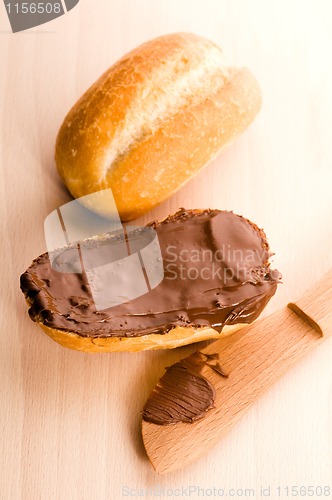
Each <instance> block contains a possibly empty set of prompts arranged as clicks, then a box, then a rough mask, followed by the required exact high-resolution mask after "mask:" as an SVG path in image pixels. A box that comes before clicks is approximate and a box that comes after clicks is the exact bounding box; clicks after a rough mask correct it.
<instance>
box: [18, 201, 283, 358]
mask: <svg viewBox="0 0 332 500" xmlns="http://www.w3.org/2000/svg"><path fill="white" fill-rule="evenodd" d="M149 227H150V228H153V229H154V230H155V232H156V234H157V235H158V240H159V245H160V254H161V256H162V258H161V259H160V260H161V262H162V264H163V269H164V277H163V279H162V281H161V282H160V283H159V284H158V285H157V286H150V287H149V291H148V289H147V291H146V292H143V293H142V294H141V295H139V296H137V295H136V296H135V298H134V299H132V300H128V298H127V297H128V296H129V295H130V286H131V284H132V283H134V285H136V280H137V276H136V275H135V276H134V278H133V280H132V281H131V273H130V272H129V271H128V268H127V267H126V266H125V267H124V271H123V273H124V274H123V275H121V276H119V274H117V277H116V279H114V278H112V277H110V276H112V275H110V274H108V268H107V263H106V265H105V255H106V257H107V259H108V258H109V256H110V255H111V254H112V248H114V246H113V247H112V246H111V245H117V244H118V243H119V244H122V243H123V236H115V237H113V236H111V235H106V236H103V237H102V236H98V237H95V238H91V239H90V240H86V242H85V244H84V252H85V256H86V257H87V260H89V255H90V256H92V258H91V257H90V262H91V261H93V263H94V266H95V267H96V269H97V271H98V269H99V271H100V272H99V274H98V272H97V273H96V274H95V275H94V277H93V278H92V279H90V280H89V279H87V274H86V273H85V272H81V273H80V272H79V271H77V267H76V263H75V262H74V260H73V259H72V262H73V268H74V269H75V272H67V273H61V272H58V271H56V270H54V268H53V267H52V265H51V263H50V260H49V257H48V254H43V255H41V256H40V257H38V258H37V259H35V260H34V261H33V263H32V265H31V266H30V267H29V268H28V269H27V271H26V272H25V273H24V274H23V275H22V276H21V289H22V291H23V293H24V295H25V297H26V300H27V302H28V304H29V307H30V309H29V314H30V317H31V319H33V321H35V322H36V323H37V324H38V325H39V326H40V327H41V328H42V329H43V330H44V331H45V332H46V333H47V335H49V336H50V337H52V338H53V339H54V340H55V341H56V342H58V343H60V344H62V345H63V346H65V347H69V348H71V349H77V350H80V351H87V352H110V351H140V350H147V349H165V348H174V347H178V346H181V345H186V344H191V343H194V342H199V341H202V340H208V339H213V338H217V337H220V336H223V335H226V334H228V333H230V332H231V331H232V330H234V328H236V329H237V328H238V327H239V324H241V323H250V322H252V321H254V320H255V319H256V318H257V317H258V316H259V314H260V313H261V311H262V310H263V309H264V307H265V306H266V304H267V303H268V301H269V300H270V298H271V297H272V296H273V295H274V293H275V291H276V289H277V285H278V282H279V273H278V272H276V273H274V272H273V271H271V270H270V267H269V262H268V259H269V256H270V252H269V246H268V243H267V241H266V236H265V234H264V232H263V231H262V230H260V229H259V228H258V227H257V226H256V225H255V224H253V223H252V222H250V221H248V220H247V219H245V218H244V217H240V216H238V215H235V214H233V213H232V212H226V211H220V210H184V209H181V210H180V211H178V212H177V213H175V214H174V215H172V216H169V217H167V219H165V220H164V221H162V222H153V223H151V224H150V225H149ZM143 229H144V228H139V229H137V232H135V234H134V237H135V242H137V241H139V238H140V236H141V234H142V230H143ZM112 238H113V239H112ZM114 238H115V239H114ZM130 245H131V243H130V242H129V247H130ZM80 247H81V248H82V242H81V243H80ZM136 248H140V247H138V246H137V245H136ZM132 250H133V248H132ZM135 252H136V250H133V252H132V253H131V256H133V254H134V253H135ZM73 255H74V249H73V247H72V246H69V247H67V248H66V249H64V250H63V253H59V257H60V261H61V262H64V263H66V262H70V261H71V257H70V256H73ZM135 255H136V253H135ZM68 256H69V258H68ZM121 258H122V257H121ZM140 258H142V259H143V260H142V262H143V264H142V265H143V266H145V276H146V279H147V280H150V276H151V275H150V274H149V267H148V266H147V262H148V261H147V260H144V255H143V250H142V252H141V255H140ZM115 264H116V265H118V264H119V261H118V260H116V261H115ZM112 265H113V263H112V264H111V266H112ZM112 269H113V267H112ZM96 276H97V277H96ZM98 276H102V279H101V280H100V279H99V278H98ZM113 276H114V275H113ZM122 276H123V280H122ZM119 280H120V281H123V282H125V284H126V287H125V288H123V287H122V286H121V284H120V283H119ZM150 285H151V280H150ZM111 287H113V290H118V289H120V290H121V292H120V295H121V297H126V298H125V299H124V300H127V301H126V302H125V301H124V300H123V301H122V302H120V303H119V302H118V305H116V306H114V307H108V308H106V309H103V310H98V309H97V308H96V302H94V298H95V295H94V292H93V291H94V290H95V289H98V290H99V291H101V292H102V293H104V296H106V295H107V294H108V292H109V290H110V288H111Z"/></svg>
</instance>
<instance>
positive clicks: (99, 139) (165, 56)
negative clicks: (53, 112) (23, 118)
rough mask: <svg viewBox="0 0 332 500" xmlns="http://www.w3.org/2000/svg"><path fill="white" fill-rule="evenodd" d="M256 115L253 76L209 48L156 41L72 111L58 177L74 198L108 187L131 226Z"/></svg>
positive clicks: (61, 138) (169, 38)
mask: <svg viewBox="0 0 332 500" xmlns="http://www.w3.org/2000/svg"><path fill="white" fill-rule="evenodd" d="M260 106H261V94H260V89H259V86H258V84H257V82H256V80H255V78H254V77H253V75H252V74H251V73H250V71H249V70H248V69H246V68H236V67H233V66H230V65H229V63H228V62H227V61H226V60H225V57H224V55H223V53H222V51H221V50H220V49H219V48H218V47H217V46H216V45H215V44H214V43H212V42H211V41H209V40H206V39H205V38H202V37H200V36H197V35H194V34H189V33H177V34H171V35H166V36H162V37H160V38H156V39H155V40H151V41H149V42H147V43H144V44H143V45H141V46H140V47H138V48H136V49H135V50H133V51H132V52H130V53H129V54H127V55H125V56H124V57H122V59H120V60H119V61H118V62H117V63H115V64H114V65H113V66H112V67H111V68H110V69H109V70H107V71H106V72H105V73H104V74H103V75H102V76H101V77H100V79H99V80H98V81H97V82H96V83H94V84H93V85H92V86H91V87H90V89H89V90H87V92H86V93H85V94H84V95H83V96H82V97H81V99H80V100H79V101H78V102H77V103H76V104H75V105H74V107H73V108H72V109H71V110H70V111H69V113H68V115H67V116H66V118H65V120H64V122H63V124H62V126H61V129H60V131H59V134H58V137H57V141H56V151H55V159H56V164H57V168H58V171H59V173H60V176H61V177H62V179H63V180H64V182H65V184H66V185H67V187H68V189H69V190H70V192H71V193H72V195H73V196H74V197H75V198H79V197H82V196H84V195H87V194H91V193H93V192H96V191H99V190H102V189H106V188H111V189H112V191H113V194H114V198H115V202H116V204H117V208H118V211H119V213H120V216H121V218H122V220H124V221H127V220H131V219H135V218H136V217H138V216H139V215H141V214H143V213H145V212H147V211H148V210H150V209H151V208H153V207H154V206H155V205H157V204H158V203H160V202H162V201H163V200H165V199H166V198H168V197H169V196H171V195H172V194H173V193H174V192H175V191H176V190H177V189H179V188H180V187H181V186H182V185H184V184H185V183H186V182H187V181H188V180H189V179H190V178H191V177H192V176H193V175H195V174H196V173H197V172H199V170H200V169H201V168H202V167H204V165H206V163H207V162H209V161H210V160H211V159H212V158H213V157H214V156H216V154H217V153H218V152H219V151H220V149H221V148H222V147H223V146H225V145H226V144H228V143H229V142H230V141H231V140H233V139H234V138H235V137H236V136H237V135H238V134H240V133H241V132H242V131H243V130H244V129H245V128H246V127H247V126H248V125H249V124H250V122H251V121H252V120H253V119H254V118H255V116H256V114H257V113H258V111H259V109H260ZM110 210H112V207H110ZM103 213H104V215H110V214H108V207H104V211H103Z"/></svg>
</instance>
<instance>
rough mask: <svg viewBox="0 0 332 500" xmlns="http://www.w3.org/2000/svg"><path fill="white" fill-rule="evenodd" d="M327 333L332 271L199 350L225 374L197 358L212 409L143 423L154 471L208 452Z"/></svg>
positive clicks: (331, 326)
mask: <svg viewBox="0 0 332 500" xmlns="http://www.w3.org/2000/svg"><path fill="white" fill-rule="evenodd" d="M291 310H292V311H294V312H291ZM295 312H296V313H295ZM330 335H332V271H330V272H329V273H328V274H327V275H326V276H324V278H322V280H320V281H319V283H317V285H314V287H313V290H310V292H308V293H307V294H306V295H305V296H304V297H303V298H302V299H301V300H299V301H297V302H296V303H292V304H291V309H288V308H284V309H282V310H281V311H277V312H275V313H274V314H271V315H270V316H268V317H267V318H265V319H263V320H261V321H257V322H255V323H254V324H253V325H249V326H246V327H244V328H242V329H241V330H240V331H239V332H237V333H235V334H234V335H231V336H229V337H228V338H224V339H222V340H217V341H214V342H212V343H210V344H209V345H208V346H207V347H206V348H204V349H202V350H200V351H199V352H201V353H202V354H207V355H217V356H218V360H219V364H220V366H221V367H222V370H223V372H225V373H226V374H227V375H228V376H227V378H225V377H222V376H220V374H219V373H217V372H216V371H215V370H214V369H213V368H211V367H210V366H209V365H208V364H207V363H206V362H205V361H206V360H204V358H202V362H201V364H199V365H198V364H197V360H196V362H195V366H194V367H193V368H194V370H195V371H199V373H200V374H201V375H203V376H204V377H205V378H206V379H207V380H208V381H209V382H210V383H211V384H212V385H213V387H214V388H215V391H216V397H215V401H214V408H212V409H210V410H209V411H208V412H207V414H206V416H204V418H202V419H200V420H198V421H196V422H193V423H189V424H188V423H176V424H174V425H156V424H154V423H151V422H147V421H144V420H143V421H142V435H143V442H144V446H145V449H146V452H147V454H148V457H149V459H150V461H151V464H152V465H153V467H154V468H155V470H156V471H157V472H159V473H161V474H164V473H167V472H170V471H173V470H177V469H181V468H183V467H185V466H186V465H188V464H190V463H192V462H193V461H194V460H196V459H197V458H198V457H200V456H202V455H203V454H204V453H206V452H207V451H209V450H210V448H211V447H212V446H214V445H215V444H216V443H217V442H218V441H219V440H220V439H221V438H222V437H223V436H225V435H226V434H227V433H228V432H229V431H230V430H231V429H232V428H233V427H234V426H235V424H237V422H238V421H239V420H240V419H241V417H242V416H243V414H244V413H245V412H246V411H247V410H248V409H249V408H250V407H251V406H252V405H253V404H254V403H255V402H256V400H257V399H258V398H259V397H260V396H261V395H262V394H263V393H264V392H265V391H266V390H267V389H268V388H270V387H271V385H272V384H273V383H274V382H275V381H276V380H278V379H279V378H280V377H281V376H282V375H283V374H284V373H285V371H286V370H287V369H289V368H290V367H292V366H293V365H294V364H295V363H296V362H297V361H299V360H300V359H301V358H302V357H303V356H304V355H305V354H307V353H308V352H309V351H310V350H311V349H313V348H314V347H316V346H318V345H319V344H320V343H321V342H322V341H323V340H326V339H327V338H328V336H330Z"/></svg>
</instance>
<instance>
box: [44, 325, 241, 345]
mask: <svg viewBox="0 0 332 500" xmlns="http://www.w3.org/2000/svg"><path fill="white" fill-rule="evenodd" d="M38 324H39V326H40V327H41V328H42V329H43V330H44V332H45V333H47V335H48V336H49V337H51V338H52V339H53V340H55V342H57V343H58V344H61V345H62V346H64V347H68V348H69V349H75V350H77V351H84V352H120V351H121V352H138V351H148V350H153V349H174V348H176V347H180V346H184V345H188V344H193V343H196V342H202V341H203V340H211V339H216V338H222V337H225V336H226V335H230V334H232V333H234V332H235V331H237V330H239V329H240V328H242V327H243V326H244V325H242V324H238V325H226V326H225V327H224V328H223V330H222V332H220V333H219V332H217V331H216V330H214V329H213V328H210V327H201V328H193V327H180V326H177V327H175V328H173V329H172V330H170V331H169V332H167V333H165V334H163V335H160V334H149V335H143V336H141V337H98V338H92V337H81V336H80V335H78V334H77V333H73V332H68V331H64V330H57V329H55V328H50V327H48V326H46V325H43V324H42V323H38Z"/></svg>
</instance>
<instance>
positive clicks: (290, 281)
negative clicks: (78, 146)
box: [0, 0, 332, 500]
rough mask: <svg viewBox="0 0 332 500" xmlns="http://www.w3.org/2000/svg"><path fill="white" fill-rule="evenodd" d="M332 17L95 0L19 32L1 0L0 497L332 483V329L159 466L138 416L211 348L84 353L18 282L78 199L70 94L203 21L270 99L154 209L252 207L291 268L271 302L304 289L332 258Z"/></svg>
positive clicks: (204, 30) (256, 2)
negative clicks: (237, 410) (59, 156)
mask: <svg viewBox="0 0 332 500" xmlns="http://www.w3.org/2000/svg"><path fill="white" fill-rule="evenodd" d="M331 27H332V13H331V2H330V1H329V0H315V1H309V0H308V1H301V0H292V2H289V1H286V0H280V1H279V2H272V1H266V0H265V1H263V0H252V1H251V2H248V1H246V0H232V1H228V0H195V1H194V2H193V1H192V0H181V2H180V1H178V0H167V1H164V0H141V1H140V2H137V1H136V0H121V1H120V0H112V2H110V1H107V0H98V2H96V1H95V0H81V1H80V2H79V4H78V6H77V7H75V8H74V9H73V10H72V11H70V12H69V13H68V14H67V15H65V16H63V17H60V18H58V19H57V20H55V21H53V22H52V23H50V24H48V25H45V26H40V27H38V28H35V29H33V30H31V31H29V32H27V33H18V34H15V35H13V34H11V33H10V32H9V23H8V20H7V19H6V17H5V11H4V8H3V4H1V5H0V31H1V33H0V62H1V77H0V109H1V114H0V208H1V217H0V231H1V233H0V234H1V280H0V288H1V303H0V308H1V311H0V322H1V330H0V331H1V349H0V381H1V383H0V401H1V412H0V430H1V433H0V497H1V498H4V499H15V500H16V499H21V498H22V499H24V500H26V499H27V500H30V499H43V500H44V499H47V500H59V499H63V498H70V499H72V500H76V499H77V500H82V499H83V500H85V499H86V500H90V499H91V498H93V499H98V500H99V499H107V500H109V499H111V500H113V499H114V500H118V499H119V498H122V494H123V493H124V494H125V493H126V491H127V492H128V490H123V488H125V487H130V488H132V489H136V490H137V489H139V488H140V489H145V488H154V487H157V486H160V487H161V488H165V489H167V488H178V487H180V488H181V487H182V486H185V485H188V484H193V485H199V486H200V487H202V488H208V487H213V486H216V487H222V488H224V489H225V490H228V489H229V488H246V487H247V488H251V487H252V488H258V489H259V488H260V486H261V485H269V484H270V485H271V487H275V486H278V485H280V486H283V485H287V484H288V485H291V484H308V483H310V484H324V483H330V484H331V483H332V459H331V447H332V429H331V420H332V418H331V417H332V363H331V357H332V344H331V339H328V340H327V341H326V342H325V343H324V346H322V347H318V349H316V350H314V352H312V353H311V354H309V355H308V356H307V357H306V358H305V359H304V360H303V361H301V362H300V363H299V364H298V365H297V366H296V367H295V368H294V369H291V371H289V372H288V374H287V375H286V376H285V377H283V378H282V380H280V381H279V382H277V383H276V384H275V385H274V386H273V388H271V390H270V391H269V392H268V393H267V394H266V395H264V396H263V397H262V398H261V399H260V400H259V401H258V402H257V404H255V405H254V406H253V407H252V408H251V410H250V411H249V412H247V413H246V415H245V416H244V417H243V418H242V419H241V422H239V424H238V425H237V426H236V427H235V428H234V429H233V430H232V431H231V432H230V433H229V434H228V435H227V436H225V438H224V439H223V440H222V442H221V443H220V444H218V445H217V446H216V447H215V448H214V449H213V450H211V452H210V453H208V454H207V455H206V456H204V457H203V458H201V459H199V460H198V461H197V462H195V463H194V464H192V465H191V466H189V467H187V468H186V469H184V470H182V471H178V472H174V473H170V474H167V475H165V476H159V475H157V474H156V473H155V472H154V471H153V470H152V468H151V465H150V463H149V462H148V460H147V458H146V454H145V452H144V448H143V444H142V441H141V437H140V417H139V414H140V411H141V408H142V406H143V404H144V402H145V401H146V399H147V397H148V394H149V393H150V392H151V390H152V388H153V387H154V385H155V384H156V382H157V380H158V379H159V378H160V376H161V375H162V373H163V372H164V368H165V366H168V365H170V364H172V363H174V362H175V361H177V360H179V359H180V358H183V357H184V356H186V355H187V354H189V353H190V352H192V351H194V350H196V346H191V347H184V348H181V349H179V350H174V351H168V352H150V353H137V354H130V353H128V354H127V353H115V354H105V355H102V354H100V355H99V354H95V355H94V354H83V353H79V352H74V351H69V350H66V349H63V348H61V346H58V345H56V344H55V343H54V342H52V341H51V340H50V339H49V338H48V337H47V336H46V335H45V334H44V333H43V332H42V331H41V330H40V329H39V328H38V327H37V326H36V325H34V324H33V323H32V322H31V321H30V320H29V318H28V316H27V310H26V304H25V302H24V299H23V296H22V294H21V292H20V290H19V276H20V274H21V273H22V272H23V271H24V270H25V269H26V268H27V267H28V265H29V264H30V263H31V260H32V259H33V258H34V257H36V256H37V255H39V254H40V253H42V252H43V251H45V241H44V235H43V222H44V219H45V218H46V216H47V215H48V214H49V213H50V212H52V210H54V209H55V208H56V207H59V206H60V205H62V204H64V203H66V202H67V201H68V200H69V199H70V196H69V194H68V193H67V191H66V190H65V189H64V187H63V186H62V184H61V182H60V180H59V178H58V175H57V173H56V169H55V164H54V159H53V157H54V143H55V137H56V134H57V131H58V129H59V127H60V124H61V122H62V120H63V118H64V116H65V114H66V113H67V111H68V110H69V108H70V107H71V106H72V104H73V103H74V102H75V101H76V100H77V99H78V98H79V97H80V95H81V94H82V93H83V92H84V91H85V90H86V89H87V88H88V87H89V86H90V85H91V84H92V83H93V82H94V81H95V80H96V79H97V78H98V77H99V76H100V75H101V74H102V72H103V71H105V69H106V68H107V67H109V66H110V65H111V64H113V63H114V62H115V61H116V60H117V59H118V58H119V57H120V56H122V55H123V54H124V53H125V52H127V51H129V50H130V49H132V48H133V47H135V46H137V45H138V44H140V43H142V42H143V41H145V40H147V39H150V38H152V37H155V36H158V35H161V34H164V33H170V32H176V31H193V32H196V33H198V34H200V35H203V36H206V37H209V38H211V39H212V40H214V41H215V42H216V43H218V44H219V45H220V46H221V47H222V48H223V50H224V52H225V53H226V54H227V56H228V57H229V58H230V59H231V60H232V61H234V62H235V63H237V64H243V65H246V66H248V67H249V68H250V69H251V70H252V72H253V73H254V74H255V76H256V77H257V80H258V81H259V83H260V85H261V87H262V93H263V107H262V110H261V112H260V114H259V116H258V118H257V120H255V122H254V123H253V125H252V126H251V127H250V128H249V129H248V130H247V131H246V132H245V133H244V134H243V135H242V136H241V138H239V140H237V141H236V142H235V143H234V144H233V145H231V146H230V147H229V148H228V149H227V150H225V151H224V152H223V153H222V154H221V155H220V157H218V158H216V159H215V160H214V161H213V162H212V163H211V164H210V166H209V167H208V168H207V169H205V170H204V171H203V172H202V173H200V174H199V175H198V176H197V177H196V178H195V179H193V180H192V181H191V182H190V183H189V184H188V185H187V186H185V187H184V188H183V189H182V190H181V191H179V192H178V193H177V194H176V195H174V196H173V197H172V198H171V199H169V200H168V201H167V202H166V203H164V204H162V205H160V206H159V207H157V208H156V209H155V210H153V212H151V213H150V214H147V215H146V217H144V218H143V219H141V220H140V221H139V222H147V221H149V220H150V219H162V218H163V217H165V216H167V215H168V214H170V213H173V212H175V210H176V209H178V208H179V207H180V206H185V207H188V208H204V207H208V206H210V207H213V208H219V209H229V210H234V212H236V213H239V214H243V215H244V216H246V217H248V218H249V219H252V220H253V221H255V222H256V223H257V224H258V225H259V226H261V227H263V228H264V229H265V231H266V233H267V235H268V239H269V242H270V244H271V248H272V249H273V251H274V252H276V255H275V256H274V258H273V260H274V262H273V264H274V266H275V267H277V268H278V269H280V271H282V273H283V282H284V284H283V285H282V286H280V287H279V290H278V293H277V294H276V296H275V297H273V299H272V300H271V302H270V304H269V306H268V309H267V310H266V312H265V314H266V315H268V314H270V313H272V312H273V311H276V310H277V309H280V308H282V307H283V306H285V304H287V303H288V302H289V301H294V300H295V299H296V298H297V297H298V296H300V295H301V293H302V292H303V291H304V290H305V289H307V288H308V287H310V286H311V285H312V284H313V283H314V282H315V281H316V280H318V279H319V278H320V277H321V276H323V274H324V273H325V272H326V271H327V270H328V269H329V268H330V267H331V266H332V252H331V244H332V224H331V220H332V207H331V192H332V173H331V172H332V169H331V158H332V141H331V109H332V92H331V88H332V70H331V64H330V62H329V61H330V55H331V45H332V39H331ZM136 490H135V491H136ZM196 497H197V495H196ZM256 497H257V498H259V495H257V496H256ZM192 498H195V495H192ZM270 498H274V497H273V495H272V492H271V497H270ZM275 498H277V497H276V496H275Z"/></svg>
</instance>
